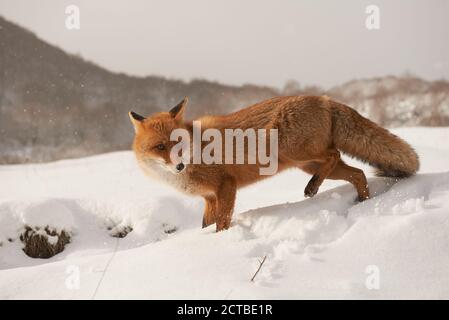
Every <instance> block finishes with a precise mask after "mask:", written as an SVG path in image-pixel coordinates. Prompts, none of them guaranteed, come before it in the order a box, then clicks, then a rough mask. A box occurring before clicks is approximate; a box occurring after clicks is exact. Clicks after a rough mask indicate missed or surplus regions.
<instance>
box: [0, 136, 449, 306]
mask: <svg viewBox="0 0 449 320" xmlns="http://www.w3.org/2000/svg"><path fill="white" fill-rule="evenodd" d="M394 132H395V133H396V134H398V135H399V136H401V137H402V138H404V139H406V140H408V141H410V142H412V144H413V147H415V148H416V150H417V152H418V154H419V155H420V157H421V161H422V169H421V171H420V173H419V174H418V175H417V176H415V177H412V178H410V179H406V180H401V181H399V182H396V181H394V180H392V179H388V178H375V177H372V175H371V177H370V178H369V186H370V189H371V191H372V194H373V195H374V196H375V197H373V198H372V199H369V200H367V201H365V202H363V203H356V202H355V201H354V199H355V197H356V193H355V191H354V189H353V188H352V186H350V185H349V184H347V183H344V182H338V181H328V180H326V181H325V182H324V184H323V186H322V187H321V189H320V192H319V193H318V194H317V195H316V196H315V197H314V198H311V199H304V198H303V196H302V190H303V188H304V186H305V185H306V183H307V181H308V179H309V178H310V176H307V175H306V174H304V173H301V172H299V171H296V170H291V171H287V172H284V173H282V174H280V175H278V176H276V177H273V178H270V179H268V180H264V181H262V182H260V183H258V184H256V185H253V186H250V187H248V188H245V189H242V190H241V191H240V192H239V193H238V197H237V203H236V209H235V214H234V218H233V224H232V226H231V228H230V229H229V230H228V231H225V232H221V233H218V234H217V233H215V232H214V226H211V227H209V228H206V229H201V228H200V225H201V214H202V209H203V202H202V200H201V199H198V198H190V197H187V196H184V195H182V194H179V193H178V192H176V191H174V190H172V189H171V188H169V187H166V186H165V185H163V184H161V183H160V182H157V181H153V180H151V179H148V178H146V177H144V175H143V173H142V172H141V171H140V170H139V169H138V167H137V164H136V161H135V159H134V157H133V155H132V153H131V152H128V151H126V152H117V153H111V154H105V155H100V156H94V157H89V158H83V159H77V160H63V161H58V162H53V163H48V164H28V165H10V166H0V181H8V183H7V184H0V194H3V195H6V198H2V199H0V299H19V298H22V299H24V298H25V299H29V298H39V299H45V298H48V299H63V298H65V299H117V298H126V299H128V298H135V299H164V298H171V299H282V298H284V299H304V298H320V299H324V298H339V299H341V298H344V299H360V298H366V299H393V298H396V299H400V298H401V299H417V298H424V299H427V298H436V299H448V298H449V269H448V268H447V266H448V265H449V255H448V252H449V215H448V211H449V205H448V203H449V202H448V199H449V173H448V172H447V158H448V156H449V148H448V147H447V143H446V141H447V139H448V138H449V130H448V129H447V128H407V129H400V130H395V131H394ZM349 161H350V162H351V163H354V161H352V160H349ZM357 166H360V164H357ZM364 168H365V169H367V167H364ZM366 172H367V173H369V172H370V171H369V170H367V171H366ZM25 225H28V226H31V227H37V226H45V225H49V226H51V227H54V228H63V229H65V230H67V231H68V232H70V233H71V235H72V238H71V242H70V243H69V244H68V245H67V246H66V248H65V250H64V251H63V252H62V253H59V254H57V255H56V256H54V257H52V258H50V259H32V258H30V257H27V256H26V255H25V253H24V252H23V251H22V250H21V249H22V243H21V240H20V234H21V233H23V232H24V226H25ZM130 228H132V231H131V232H130V233H128V234H127V235H126V237H124V238H113V237H112V236H111V235H113V234H116V233H117V232H118V231H123V230H128V231H129V230H131V229H130ZM265 256H266V261H265V263H264V264H263V266H262V267H261V270H260V272H259V273H258V275H257V277H256V278H255V280H254V282H252V281H250V279H251V278H252V276H253V275H254V274H255V272H256V270H257V268H258V267H259V262H258V261H260V260H261V259H262V258H263V257H265ZM374 273H376V277H377V280H376V281H374V282H373V281H371V280H370V279H371V277H370V276H372V275H373V274H374Z"/></svg>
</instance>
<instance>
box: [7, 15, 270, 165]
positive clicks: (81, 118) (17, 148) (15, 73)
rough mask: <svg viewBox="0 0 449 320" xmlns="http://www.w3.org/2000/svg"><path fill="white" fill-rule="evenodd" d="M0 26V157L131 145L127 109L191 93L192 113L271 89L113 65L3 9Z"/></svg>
mask: <svg viewBox="0 0 449 320" xmlns="http://www.w3.org/2000/svg"><path fill="white" fill-rule="evenodd" d="M0 27H1V28H0V52H1V59H0V72H1V77H0V134H1V136H2V138H1V140H0V149H1V152H0V163H2V162H3V163H5V162H7V163H15V162H27V161H32V162H39V161H48V160H54V159H60V158H65V157H76V156H82V155H89V154H96V153H101V152H105V151H112V150H120V149H128V148H129V145H130V143H131V138H132V134H133V130H132V128H131V127H130V125H129V120H128V118H127V113H128V111H129V110H130V109H133V110H136V111H139V112H140V113H142V114H150V113H153V112H157V111H161V110H166V109H167V108H170V107H172V106H173V105H174V104H176V103H177V102H178V101H179V100H180V99H182V98H183V97H184V96H189V98H190V101H191V105H190V108H189V111H188V112H189V113H188V116H190V117H194V116H197V115H198V114H203V113H211V112H218V113H222V112H226V111H228V110H231V109H232V108H236V107H238V106H241V105H247V104H250V103H252V102H255V101H257V100H259V99H263V98H268V97H272V96H273V95H276V91H275V90H274V89H271V88H265V87H256V86H251V85H247V86H243V87H235V86H226V85H222V84H218V83H214V82H210V81H205V80H194V81H191V82H183V81H180V80H170V79H165V78H162V77H152V76H148V77H145V78H139V77H132V76H128V75H125V74H117V73H112V72H109V71H107V70H105V69H103V68H101V67H99V66H97V65H95V64H93V63H91V62H88V61H85V60H84V59H82V58H81V57H78V56H74V55H69V54H67V53H65V52H64V51H62V50H61V49H59V48H57V47H55V46H52V45H49V44H47V43H45V42H44V41H42V40H40V39H39V38H37V37H36V36H35V35H34V34H32V33H31V32H29V31H27V30H25V29H23V28H21V27H19V26H17V25H15V24H14V23H11V22H9V21H7V20H5V19H4V18H1V17H0Z"/></svg>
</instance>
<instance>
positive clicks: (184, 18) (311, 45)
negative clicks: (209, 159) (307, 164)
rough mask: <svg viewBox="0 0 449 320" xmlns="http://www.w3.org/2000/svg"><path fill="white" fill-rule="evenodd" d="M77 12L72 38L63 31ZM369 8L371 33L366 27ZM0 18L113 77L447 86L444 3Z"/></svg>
mask: <svg viewBox="0 0 449 320" xmlns="http://www.w3.org/2000/svg"><path fill="white" fill-rule="evenodd" d="M69 4H75V5H78V6H79V8H80V11H81V29H80V30H79V31H73V30H72V31H70V30H67V29H66V27H65V19H66V14H65V7H66V6H67V5H69ZM370 4H376V5H378V6H379V8H380V30H375V31H370V30H368V29H366V27H365V20H366V17H367V14H366V13H365V9H366V7H367V6H368V5H370ZM0 14H1V15H2V16H4V17H5V18H7V19H9V20H11V21H13V22H16V23H18V24H20V25H22V26H24V27H26V28H28V29H31V30H32V31H33V32H35V33H36V34H37V35H38V36H39V37H40V38H42V39H44V40H46V41H48V42H50V43H52V44H55V45H58V46H60V47H62V48H63V49H65V50H66V51H68V52H71V53H80V54H81V55H82V56H83V57H84V58H86V59H88V60H91V61H94V62H96V63H98V64H100V65H101V66H104V67H106V68H108V69H110V70H112V71H121V72H126V73H129V74H133V75H162V76H167V77H172V78H181V79H184V80H189V79H191V78H196V77H199V78H206V79H209V80H217V81H220V82H223V83H227V84H242V83H255V84H263V85H271V86H277V87H282V86H283V85H284V83H285V82H286V81H287V80H289V79H295V80H297V81H298V82H300V83H301V84H317V85H321V86H324V87H329V86H332V85H336V84H340V83H342V82H345V81H348V80H351V79H353V78H365V77H374V76H383V75H387V74H395V75H400V74H403V73H404V72H406V71H408V72H411V73H413V74H416V75H418V76H421V77H424V78H426V79H438V78H446V79H448V78H449V22H448V21H449V1H448V0H376V1H365V0H344V1H335V0H327V1H324V0H291V1H289V0H284V1H283V0H276V1H275V0H272V1H261V0H245V1H243V0H220V1H218V0H188V1H186V0H184V1H182V0H179V1H174V0H172V1H171V0H164V1H162V0H157V1H149V0H118V1H117V0H115V1H111V0H85V1H79V0H71V1H66V0H39V1H37V0H0Z"/></svg>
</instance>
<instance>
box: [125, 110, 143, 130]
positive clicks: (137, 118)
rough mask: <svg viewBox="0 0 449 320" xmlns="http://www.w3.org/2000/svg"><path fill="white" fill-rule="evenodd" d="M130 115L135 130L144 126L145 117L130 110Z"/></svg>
mask: <svg viewBox="0 0 449 320" xmlns="http://www.w3.org/2000/svg"><path fill="white" fill-rule="evenodd" d="M128 115H129V119H131V122H132V124H133V126H134V131H135V132H137V130H138V129H139V128H140V127H141V126H142V122H143V120H145V117H143V116H141V115H140V114H137V113H135V112H134V111H130V112H129V113H128Z"/></svg>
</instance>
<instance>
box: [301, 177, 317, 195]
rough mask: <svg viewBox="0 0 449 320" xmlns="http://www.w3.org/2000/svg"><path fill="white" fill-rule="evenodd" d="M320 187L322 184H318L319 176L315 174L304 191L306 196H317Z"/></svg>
mask: <svg viewBox="0 0 449 320" xmlns="http://www.w3.org/2000/svg"><path fill="white" fill-rule="evenodd" d="M319 187H320V184H319V183H318V176H317V175H315V174H314V175H313V176H312V178H311V179H310V181H309V183H308V184H307V186H306V188H305V189H304V196H305V197H313V196H314V195H316V194H317V192H318V189H319Z"/></svg>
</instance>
